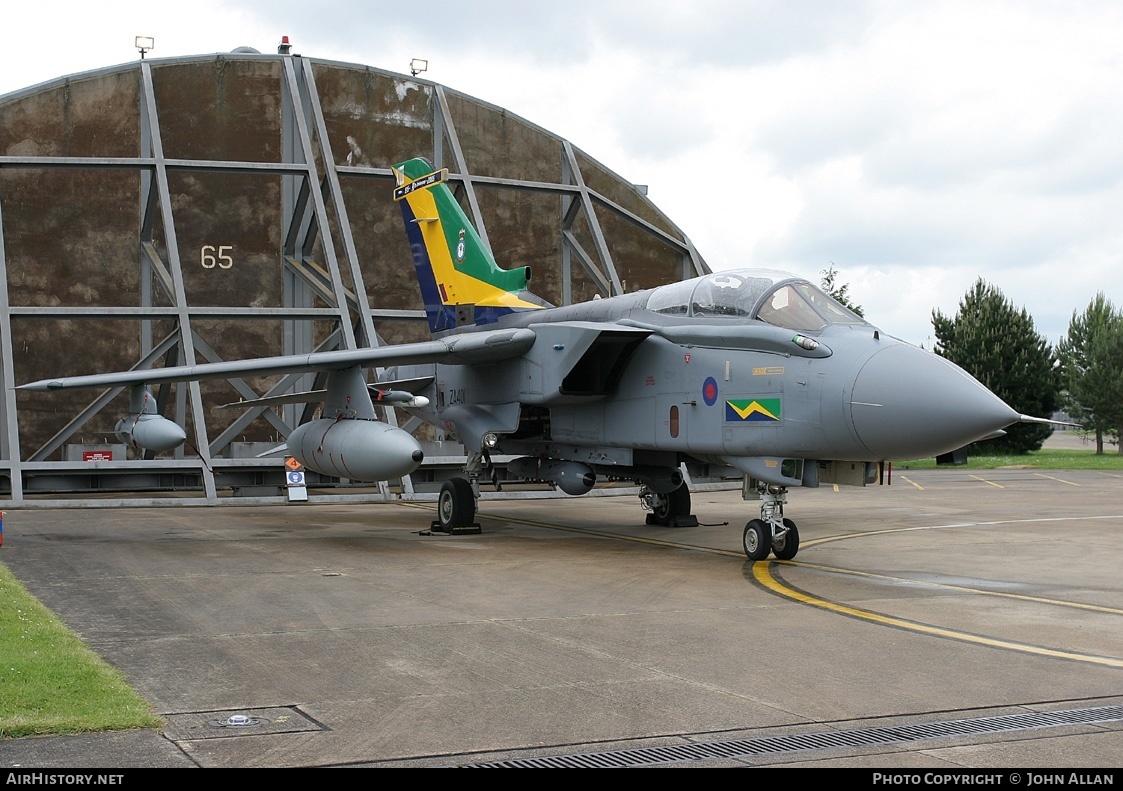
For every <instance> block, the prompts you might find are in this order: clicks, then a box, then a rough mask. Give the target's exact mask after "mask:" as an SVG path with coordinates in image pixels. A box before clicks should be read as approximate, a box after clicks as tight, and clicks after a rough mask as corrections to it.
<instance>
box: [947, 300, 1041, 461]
mask: <svg viewBox="0 0 1123 791" xmlns="http://www.w3.org/2000/svg"><path fill="white" fill-rule="evenodd" d="M932 326H933V327H934V328H935V331H936V346H935V352H936V354H938V355H940V356H941V357H945V358H947V359H948V360H951V361H952V362H953V363H955V364H956V365H958V366H959V367H960V368H962V369H963V370H965V371H967V373H969V374H971V375H972V376H974V377H975V378H976V379H978V380H979V381H980V382H982V383H983V384H984V385H986V387H987V388H989V389H990V390H991V391H992V392H993V393H994V394H995V395H997V396H998V397H999V398H1001V399H1002V400H1003V401H1005V402H1006V403H1007V404H1009V405H1010V406H1011V407H1013V408H1014V409H1015V410H1016V411H1017V412H1019V413H1021V414H1023V415H1036V416H1039V417H1048V416H1050V415H1052V414H1053V412H1055V411H1056V410H1057V408H1058V406H1059V405H1060V376H1059V374H1058V370H1057V364H1056V356H1055V354H1054V353H1053V349H1052V347H1051V346H1050V344H1049V342H1048V341H1047V340H1046V339H1045V338H1044V337H1043V336H1042V335H1041V334H1039V333H1038V332H1037V330H1036V329H1035V327H1034V325H1033V319H1032V318H1031V317H1030V315H1029V313H1027V312H1026V310H1025V308H1022V309H1021V310H1020V311H1019V310H1017V309H1015V308H1014V306H1013V305H1012V304H1011V303H1010V301H1009V300H1008V299H1006V297H1005V296H1003V294H1002V292H1001V291H999V290H998V289H997V288H995V287H994V286H992V285H990V284H989V283H986V282H984V281H983V279H982V278H979V279H978V280H977V281H976V282H975V285H974V286H973V287H972V288H971V290H969V291H968V292H967V293H966V294H965V295H964V297H963V299H962V300H960V303H959V311H958V312H957V313H956V315H955V317H954V318H948V317H947V316H945V315H944V314H943V313H941V312H940V311H939V310H934V311H932ZM1052 431H1053V429H1052V428H1051V427H1050V426H1048V425H1042V424H1040V423H1016V424H1014V425H1012V426H1009V427H1008V428H1007V429H1006V435H1005V436H1002V437H998V438H996V439H990V440H984V441H982V442H977V443H975V444H974V445H972V446H971V450H974V451H976V452H980V453H1026V452H1028V451H1031V450H1039V449H1040V448H1041V445H1042V443H1043V442H1044V441H1045V438H1046V437H1048V436H1049V435H1050V434H1051V433H1052Z"/></svg>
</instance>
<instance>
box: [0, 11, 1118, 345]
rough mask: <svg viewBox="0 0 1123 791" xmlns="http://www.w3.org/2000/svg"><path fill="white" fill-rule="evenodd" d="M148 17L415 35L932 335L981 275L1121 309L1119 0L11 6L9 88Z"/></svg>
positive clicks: (507, 104)
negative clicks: (1099, 299) (1103, 297)
mask: <svg viewBox="0 0 1123 791" xmlns="http://www.w3.org/2000/svg"><path fill="white" fill-rule="evenodd" d="M138 35H144V36H152V37H153V38H154V39H155V43H156V46H155V49H154V50H153V51H152V52H151V53H149V57H152V58H159V57H176V56H182V55H197V54H209V53H214V52H227V51H230V50H232V49H234V48H236V47H239V46H251V47H254V48H256V49H258V50H259V51H261V52H275V51H276V47H277V43H278V42H279V41H280V38H281V36H282V35H288V36H289V37H290V38H291V40H292V43H293V45H294V46H293V50H294V52H298V53H301V54H304V55H308V56H311V57H317V58H325V59H330V60H338V61H344V62H351V63H359V64H363V65H370V66H374V67H377V68H381V69H386V70H390V71H397V72H401V73H408V71H409V63H410V60H411V58H415V57H416V58H426V59H428V61H429V71H428V72H427V73H426V74H425V75H424V76H425V77H428V78H429V79H431V80H434V81H435V82H439V83H442V84H444V85H446V86H448V87H450V88H453V89H456V90H458V91H461V92H464V93H467V94H469V95H471V96H473V97H476V98H478V99H481V100H484V101H487V102H490V103H492V104H496V105H498V106H500V107H504V108H506V109H508V110H509V111H511V112H513V113H515V114H517V115H520V116H522V117H524V118H526V119H527V120H529V121H532V122H534V123H536V124H538V125H539V126H542V127H544V128H546V129H549V130H550V131H552V132H555V133H557V134H559V135H561V136H563V137H565V138H567V139H569V140H570V141H571V142H573V144H574V145H576V146H578V147H579V148H581V149H583V150H584V151H586V152H587V153H588V154H589V155H591V156H593V157H594V158H596V159H598V160H599V161H601V162H602V163H603V164H605V165H606V166H607V167H609V168H611V169H612V170H614V171H615V172H616V173H618V174H619V175H621V176H622V177H624V178H625V179H628V180H629V181H632V182H635V183H637V184H646V185H648V187H649V197H650V198H651V199H652V200H653V201H654V202H655V203H656V205H658V206H659V207H660V208H661V209H662V210H663V211H664V212H665V213H666V214H667V215H668V216H669V217H670V218H671V219H672V220H674V221H675V222H676V223H677V224H678V225H679V226H680V228H681V229H682V230H683V231H684V232H685V233H686V234H687V235H688V236H689V237H690V238H691V240H692V241H693V242H694V244H695V245H696V247H697V248H698V250H699V251H700V252H701V253H702V255H703V256H704V257H705V258H706V260H707V262H708V263H709V264H710V266H711V267H713V268H714V269H729V268H734V267H743V266H763V267H770V268H780V269H787V270H789V271H793V272H796V273H798V274H801V275H803V276H805V277H808V278H809V279H812V280H814V281H816V282H818V281H819V279H820V277H821V273H822V271H823V270H824V269H826V268H827V267H829V266H831V265H832V264H833V266H834V268H835V269H836V270H837V271H838V273H839V280H840V282H843V283H848V284H849V286H850V294H851V298H852V299H853V300H854V301H855V302H857V303H858V304H860V305H862V306H863V307H864V309H865V311H866V317H867V318H868V319H870V320H871V321H872V322H873V323H874V324H877V325H878V326H880V327H881V328H882V329H883V330H885V331H886V332H888V333H890V334H892V335H895V336H898V337H901V338H903V339H905V340H907V341H910V342H912V343H918V344H923V345H925V346H926V347H928V348H931V344H932V323H931V314H932V309H933V308H939V309H940V310H942V311H943V312H944V313H948V314H954V313H955V311H956V309H957V306H958V304H959V301H960V299H961V298H962V297H963V295H964V294H965V293H966V292H967V291H968V290H969V289H970V288H971V286H972V285H973V283H974V282H975V280H976V279H978V278H980V277H982V278H983V279H984V280H986V281H987V282H989V283H991V284H993V285H994V286H996V287H997V288H999V289H1000V290H1001V291H1002V292H1003V293H1004V294H1005V295H1006V296H1007V297H1008V298H1009V299H1010V301H1011V302H1013V303H1014V305H1015V306H1016V307H1018V308H1021V307H1025V308H1026V309H1027V310H1028V311H1029V313H1030V315H1031V316H1032V317H1033V319H1034V321H1035V323H1036V325H1037V329H1038V331H1039V332H1041V333H1042V334H1043V335H1045V336H1046V337H1047V338H1048V339H1049V340H1050V342H1053V343H1056V341H1057V340H1058V339H1059V338H1060V337H1061V336H1062V335H1063V334H1064V333H1065V332H1066V331H1067V329H1068V324H1069V320H1070V318H1071V316H1072V313H1073V311H1074V310H1077V311H1083V309H1084V308H1085V307H1086V306H1087V305H1088V303H1089V301H1090V300H1091V299H1092V298H1093V297H1094V296H1095V294H1096V292H1097V291H1100V290H1102V291H1104V292H1105V293H1106V294H1107V296H1108V298H1109V299H1111V300H1112V302H1113V303H1114V304H1115V305H1116V306H1117V307H1123V3H1120V2H1117V0H1088V1H1087V2H1080V1H1079V0H1073V1H1072V2H1037V1H1036V0H1012V1H1011V2H1003V1H1002V0H967V1H965V2H959V1H958V0H934V1H932V2H928V1H927V0H908V1H905V0H887V1H885V2H881V1H879V0H870V2H860V1H859V0H848V1H846V2H825V1H822V2H814V1H812V0H775V2H773V1H771V0H728V1H725V0H689V2H687V1H686V0H683V1H682V2H668V1H667V0H567V2H565V3H537V2H526V1H525V0H522V1H518V0H491V1H490V2H484V1H481V2H473V0H459V1H457V2H453V1H452V0H429V2H426V3H418V4H403V3H400V2H393V3H390V2H353V1H352V2H337V1H336V0H319V1H318V2H311V3H310V2H307V0H302V1H301V2H296V1H295V0H270V2H256V1H254V0H222V2H213V1H212V0H196V2H193V3H191V4H181V3H158V2H152V1H151V0H148V2H119V1H115V0H102V1H101V2H97V3H91V2H88V0H87V1H86V2H53V3H50V4H49V5H45V6H40V5H38V4H33V3H26V4H24V3H21V4H19V6H17V7H12V8H6V9H5V12H4V23H3V26H2V27H0V45H2V49H0V52H2V54H0V94H4V93H8V92H10V91H14V90H18V89H21V88H24V87H27V86H30V85H33V84H36V83H39V82H44V81H47V80H50V79H54V78H56V77H60V76H64V75H69V74H73V73H77V72H81V71H86V70H89V69H97V68H102V67H105V66H112V65H117V64H120V63H125V62H128V61H132V60H135V59H136V57H137V52H136V50H135V49H134V46H133V44H134V38H135V37H136V36H138ZM3 153H4V152H0V154H3ZM497 257H499V258H500V261H501V263H503V264H505V265H515V264H523V263H531V262H522V261H518V262H515V261H506V260H505V259H503V256H502V251H497Z"/></svg>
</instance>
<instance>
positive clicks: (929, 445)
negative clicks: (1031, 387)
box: [850, 343, 1020, 461]
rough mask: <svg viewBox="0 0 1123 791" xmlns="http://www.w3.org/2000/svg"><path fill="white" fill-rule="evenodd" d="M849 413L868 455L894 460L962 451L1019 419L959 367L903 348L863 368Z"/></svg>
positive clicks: (888, 351) (890, 350) (881, 355)
mask: <svg viewBox="0 0 1123 791" xmlns="http://www.w3.org/2000/svg"><path fill="white" fill-rule="evenodd" d="M850 412H851V416H852V418H853V421H854V431H855V432H856V433H857V435H858V438H859V439H860V440H861V441H862V444H863V445H865V446H866V448H868V449H869V451H870V453H872V454H873V455H874V456H875V457H876V458H879V459H886V460H898V461H903V460H906V459H922V458H928V457H929V456H936V455H939V454H941V453H948V452H949V451H953V450H955V449H957V448H962V447H963V446H964V445H968V444H970V443H972V442H975V441H976V440H980V439H983V438H984V437H987V436H989V435H991V434H993V433H994V432H996V431H998V430H999V429H1002V428H1005V427H1006V426H1009V425H1010V424H1012V423H1016V422H1018V418H1019V417H1020V415H1019V414H1018V413H1017V412H1015V411H1014V410H1013V409H1011V408H1010V407H1009V406H1008V405H1007V404H1006V402H1004V401H1003V400H1002V399H1000V398H999V397H998V396H996V395H995V394H994V393H992V392H991V391H990V390H987V389H986V388H985V387H983V385H982V384H980V383H979V381H978V380H977V379H975V378H974V377H973V376H971V375H970V374H968V373H967V372H966V371H964V370H963V369H962V368H960V367H959V366H957V365H955V364H954V363H951V362H949V361H947V360H945V359H944V358H942V357H939V356H937V355H935V354H932V353H930V352H926V351H924V350H923V349H918V348H916V347H915V346H909V345H908V344H904V343H902V344H897V345H894V346H887V347H886V348H884V349H882V350H881V351H879V352H877V353H876V354H874V355H873V356H872V357H871V358H870V359H869V360H867V361H866V363H865V365H863V366H862V369H861V370H860V371H859V372H858V376H857V377H856V378H855V380H854V389H853V391H852V395H851V404H850Z"/></svg>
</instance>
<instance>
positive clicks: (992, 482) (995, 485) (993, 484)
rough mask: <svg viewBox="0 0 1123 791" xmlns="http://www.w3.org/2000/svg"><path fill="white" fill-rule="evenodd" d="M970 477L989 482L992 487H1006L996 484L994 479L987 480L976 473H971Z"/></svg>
mask: <svg viewBox="0 0 1123 791" xmlns="http://www.w3.org/2000/svg"><path fill="white" fill-rule="evenodd" d="M971 477H972V478H974V479H975V480H976V481H982V482H983V483H989V484H990V485H991V486H994V487H996V488H999V489H1005V488H1006V487H1005V486H1002V485H1001V484H997V483H995V482H994V481H988V480H987V479H986V478H980V477H979V476H978V475H972V476H971Z"/></svg>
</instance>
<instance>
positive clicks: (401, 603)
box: [0, 467, 1123, 769]
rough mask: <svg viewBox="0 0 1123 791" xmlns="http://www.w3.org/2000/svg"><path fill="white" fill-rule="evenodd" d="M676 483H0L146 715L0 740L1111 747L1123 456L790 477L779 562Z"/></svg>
mask: <svg viewBox="0 0 1123 791" xmlns="http://www.w3.org/2000/svg"><path fill="white" fill-rule="evenodd" d="M693 502H694V512H695V514H696V515H697V517H698V519H699V520H700V522H701V523H702V524H701V525H700V526H698V527H694V528H679V529H673V528H660V527H649V526H645V525H644V520H643V512H642V511H641V510H640V508H639V506H638V502H637V500H636V498H635V497H633V496H614V497H589V496H586V497H582V498H566V499H549V500H505V501H489V500H485V501H484V502H483V504H482V508H481V514H480V516H481V520H480V521H481V525H482V532H481V533H480V534H479V535H461V536H445V535H441V534H428V533H429V531H428V528H429V525H430V521H431V520H432V519H433V517H434V513H433V510H432V508H431V507H430V506H427V505H419V504H404V503H386V504H353V505H352V504H348V505H317V504H315V503H301V504H292V505H282V506H265V507H262V506H246V507H211V508H115V509H86V510H67V509H60V510H36V509H27V510H17V511H8V512H7V515H6V519H5V527H6V528H7V529H6V531H5V533H4V537H5V541H4V545H3V548H2V549H0V561H2V562H3V563H5V564H6V565H7V566H8V567H9V568H10V569H11V570H12V572H13V573H14V574H15V575H16V576H17V577H18V578H19V579H20V580H22V581H23V582H24V583H25V584H26V586H27V587H28V589H29V590H30V591H31V592H32V593H33V594H34V595H35V596H37V597H38V598H39V599H40V601H42V602H43V603H44V604H45V605H47V606H48V607H50V608H51V609H52V610H54V611H55V612H56V613H58V614H59V615H60V616H61V617H62V618H63V619H64V620H65V621H66V622H67V623H68V624H69V625H70V627H71V628H73V629H74V630H75V631H76V632H77V633H79V634H80V635H81V636H82V637H83V639H84V640H85V641H86V643H87V644H88V645H89V646H90V647H91V648H92V649H93V650H95V651H96V652H97V653H98V654H99V655H101V656H102V657H103V658H104V659H106V660H107V661H108V662H110V663H112V664H113V665H115V666H116V667H118V668H120V669H121V670H122V671H123V672H124V674H125V675H126V677H127V678H128V680H129V681H130V682H131V683H132V684H133V686H134V687H135V688H136V689H137V690H138V691H139V692H140V694H141V695H142V696H143V697H144V698H145V699H147V700H148V701H149V702H150V703H151V704H152V706H153V707H154V709H155V710H156V711H157V712H158V713H159V714H161V715H162V716H163V717H164V719H165V722H166V726H165V727H164V729H163V730H162V731H140V732H130V733H118V734H98V735H83V736H68V737H50V738H42V739H34V738H33V739H19V740H9V741H0V766H3V767H13V766H22V767H25V768H50V767H64V768H75V767H83V766H87V767H93V766H98V767H122V768H125V767H147V766H154V767H308V766H356V767H364V766H370V767H383V766H408V767H422V766H479V765H495V764H497V763H498V764H499V765H505V766H506V765H510V766H523V765H543V766H555V765H556V766H568V765H573V766H586V765H588V766H601V765H603V766H641V765H642V766H659V765H665V766H762V765H769V766H780V765H787V766H820V767H821V766H851V767H886V768H889V767H898V768H916V767H935V768H941V767H942V768H949V769H962V768H964V767H1007V768H1010V767H1015V768H1032V767H1085V768H1108V767H1117V766H1119V764H1120V756H1123V575H1121V574H1120V569H1121V568H1123V473H1120V472H1119V471H1072V472H1068V471H1066V472H1051V471H1040V470H1030V469H1017V468H1011V469H1003V470H993V471H970V470H967V469H964V468H951V469H937V470H928V471H909V470H905V469H901V468H899V467H898V468H896V469H894V471H893V478H892V485H890V486H874V487H869V488H866V489H856V488H849V487H843V488H841V489H835V488H834V487H829V486H824V487H822V488H820V489H817V490H809V491H796V492H793V493H792V494H791V496H790V501H789V504H788V516H790V517H791V518H793V519H794V520H795V521H796V522H797V523H798V524H799V527H800V531H801V538H802V549H801V550H800V553H799V555H798V556H797V558H796V559H795V561H794V562H790V563H779V562H775V561H773V562H762V563H756V564H754V563H751V562H748V561H746V559H745V558H744V555H743V554H742V551H741V531H742V527H743V525H744V523H745V521H746V520H747V519H749V518H752V517H753V516H754V515H755V514H754V508H755V507H754V505H753V504H751V503H745V502H743V501H742V500H741V498H740V492H739V491H716V492H705V491H703V492H696V493H695V494H694V497H693ZM641 748H646V749H645V750H641Z"/></svg>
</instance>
